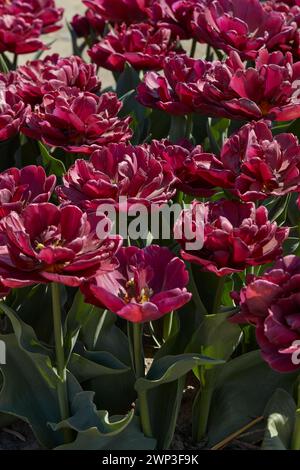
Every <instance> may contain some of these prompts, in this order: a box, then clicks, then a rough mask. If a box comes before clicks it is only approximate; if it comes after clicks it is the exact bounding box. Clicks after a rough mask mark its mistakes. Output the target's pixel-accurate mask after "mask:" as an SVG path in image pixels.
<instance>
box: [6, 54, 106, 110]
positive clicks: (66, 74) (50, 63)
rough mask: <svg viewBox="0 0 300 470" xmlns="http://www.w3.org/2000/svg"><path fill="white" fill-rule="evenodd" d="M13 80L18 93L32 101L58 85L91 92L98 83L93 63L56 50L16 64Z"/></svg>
mask: <svg viewBox="0 0 300 470" xmlns="http://www.w3.org/2000/svg"><path fill="white" fill-rule="evenodd" d="M15 82H16V87H17V93H18V95H19V96H20V97H21V98H22V100H23V101H24V102H25V103H29V104H31V105H35V104H40V103H41V102H42V100H43V97H44V95H45V94H46V93H49V92H51V91H55V90H58V89H59V88H61V87H75V88H78V90H80V91H90V92H93V93H95V92H97V91H99V89H100V87H101V82H100V80H99V79H98V77H97V70H96V66H95V65H91V64H87V63H86V62H84V61H83V60H82V59H81V58H80V57H76V56H71V57H67V58H62V57H60V56H59V55H58V54H53V55H51V56H47V57H45V59H43V60H33V61H28V62H27V63H26V64H25V65H22V66H20V67H18V70H17V75H16V80H15Z"/></svg>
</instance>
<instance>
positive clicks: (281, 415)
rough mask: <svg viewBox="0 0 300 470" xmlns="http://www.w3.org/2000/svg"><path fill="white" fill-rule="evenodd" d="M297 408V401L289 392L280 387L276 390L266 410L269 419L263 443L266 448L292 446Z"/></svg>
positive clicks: (278, 448)
mask: <svg viewBox="0 0 300 470" xmlns="http://www.w3.org/2000/svg"><path fill="white" fill-rule="evenodd" d="M296 409H297V407H296V403H295V401H294V399H293V397H292V396H291V395H290V394H289V393H287V392H286V391H285V390H282V389H280V388H279V389H277V390H276V391H275V393H274V394H273V396H272V397H271V399H270V401H269V402H268V404H267V406H266V409H265V411H264V415H265V417H266V418H267V420H268V421H267V428H266V432H265V436H264V440H263V443H262V448H263V449H264V450H288V449H290V448H291V440H292V436H293V430H294V423H295V416H296Z"/></svg>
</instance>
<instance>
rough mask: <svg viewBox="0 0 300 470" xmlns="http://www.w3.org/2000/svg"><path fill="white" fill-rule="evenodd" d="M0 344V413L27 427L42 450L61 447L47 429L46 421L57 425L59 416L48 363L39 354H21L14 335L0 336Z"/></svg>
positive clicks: (56, 436)
mask: <svg viewBox="0 0 300 470" xmlns="http://www.w3.org/2000/svg"><path fill="white" fill-rule="evenodd" d="M0 340H2V341H4V342H5V345H6V365H3V366H1V367H0V371H1V374H2V376H3V384H2V386H1V379H0V411H1V412H2V413H8V414H11V415H13V416H16V417H18V418H20V419H23V420H24V421H27V422H28V423H30V425H31V427H32V429H33V432H34V434H35V436H36V438H37V439H38V441H39V442H40V443H41V444H42V445H43V446H45V447H48V448H52V447H53V446H56V445H59V444H61V443H62V442H63V436H62V434H61V433H60V432H57V433H55V432H53V430H51V429H50V428H49V427H48V426H47V422H48V421H53V420H57V421H58V420H59V416H60V415H59V406H58V400H57V394H56V389H55V388H54V386H53V385H54V384H55V383H57V380H58V378H57V375H56V374H55V372H54V370H53V369H52V367H51V366H50V361H49V360H48V359H47V357H46V356H42V355H40V354H35V353H25V352H24V350H23V349H22V348H21V347H20V345H19V344H18V341H17V338H16V336H15V335H14V334H10V335H0ZM42 364H43V367H42ZM1 374H0V375H1Z"/></svg>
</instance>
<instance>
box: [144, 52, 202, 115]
mask: <svg viewBox="0 0 300 470" xmlns="http://www.w3.org/2000/svg"><path fill="white" fill-rule="evenodd" d="M209 68H211V64H210V63H209V62H205V61H204V60H195V59H191V58H190V57H188V56H187V55H185V54H182V55H176V56H174V57H169V58H166V60H165V64H164V75H159V74H158V73H156V72H148V73H146V75H145V77H144V81H143V82H142V83H140V84H139V85H138V87H137V92H138V97H137V98H138V101H139V102H140V103H142V104H143V105H144V106H148V107H151V108H158V109H161V110H163V111H166V112H168V113H171V114H175V115H176V114H178V115H180V114H188V113H191V112H193V110H194V105H193V102H192V103H185V102H184V101H183V100H181V99H180V96H179V95H178V94H177V86H178V85H179V84H183V83H184V84H189V85H190V86H191V87H194V88H196V90H197V92H198V88H197V83H201V81H202V80H203V77H204V76H205V73H206V72H207V70H209Z"/></svg>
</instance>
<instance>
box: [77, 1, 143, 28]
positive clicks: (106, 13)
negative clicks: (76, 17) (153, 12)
mask: <svg viewBox="0 0 300 470" xmlns="http://www.w3.org/2000/svg"><path fill="white" fill-rule="evenodd" d="M83 3H84V4H85V5H86V6H87V7H89V8H91V9H92V10H93V11H95V12H96V13H97V14H99V15H100V16H102V18H104V19H105V20H107V21H111V22H113V23H114V22H117V23H122V22H123V21H125V22H126V23H133V22H136V21H142V20H144V19H146V18H147V7H148V6H149V5H150V4H151V0H114V1H111V0H83Z"/></svg>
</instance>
